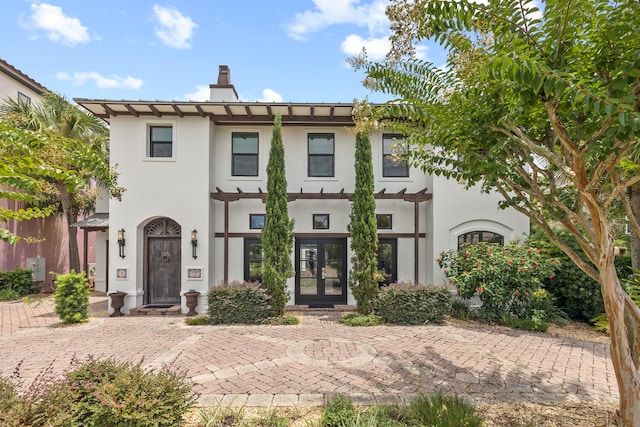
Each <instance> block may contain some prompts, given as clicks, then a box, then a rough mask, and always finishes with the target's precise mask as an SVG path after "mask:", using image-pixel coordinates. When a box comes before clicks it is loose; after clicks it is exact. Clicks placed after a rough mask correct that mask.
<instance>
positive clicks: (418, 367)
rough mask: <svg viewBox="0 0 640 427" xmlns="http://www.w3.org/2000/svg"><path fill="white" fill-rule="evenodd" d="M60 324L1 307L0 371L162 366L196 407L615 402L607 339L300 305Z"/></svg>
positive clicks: (30, 373) (15, 305)
mask: <svg viewBox="0 0 640 427" xmlns="http://www.w3.org/2000/svg"><path fill="white" fill-rule="evenodd" d="M92 307H93V311H94V313H95V314H94V316H93V317H92V318H91V320H90V322H88V323H85V324H82V325H76V326H60V325H59V322H58V319H57V317H56V316H55V314H54V313H53V303H52V302H51V301H46V302H43V303H40V304H39V305H37V306H36V305H27V304H24V303H22V302H12V303H0V360H1V364H0V374H2V375H10V374H11V373H12V372H13V371H14V369H15V367H16V366H17V365H18V364H20V372H21V376H22V378H23V380H24V381H25V382H27V383H28V382H29V381H30V380H32V379H33V378H35V376H36V375H37V374H38V373H39V372H41V371H42V370H43V369H44V368H46V367H47V366H51V367H52V368H53V369H54V370H56V371H62V370H64V369H66V368H68V366H69V363H70V361H71V360H72V359H73V358H79V359H80V360H82V359H83V358H85V357H87V356H88V355H93V356H97V357H109V356H111V357H115V358H118V359H121V360H129V361H133V362H141V363H142V364H143V366H146V367H149V368H154V367H158V366H162V365H164V364H170V365H171V366H173V367H175V368H176V369H182V370H184V371H185V372H186V373H187V375H188V376H189V377H190V378H192V379H193V380H194V382H195V383H196V389H197V391H198V392H199V393H200V394H201V398H200V399H201V402H202V403H203V404H212V403H214V402H215V401H222V402H223V404H235V405H247V406H252V405H256V406H270V405H273V406H277V405H283V406H293V405H320V404H322V403H323V400H324V399H325V398H326V396H330V395H332V394H335V393H342V394H348V395H351V396H352V398H353V399H354V401H355V402H356V403H362V404H367V403H374V402H381V401H383V402H388V401H390V400H395V399H398V398H400V399H408V398H411V397H412V396H414V395H416V394H418V393H420V392H422V391H429V390H433V389H441V390H445V391H454V392H457V393H460V394H463V395H466V396H468V397H470V398H472V399H473V400H474V401H477V402H493V401H506V402H513V401H529V402H546V401H557V400H565V399H569V400H582V401H607V402H615V401H617V399H618V394H617V388H616V381H615V376H614V372H613V368H612V366H611V362H610V359H609V353H608V345H606V344H601V343H592V342H583V341H577V340H574V339H570V338H560V337H552V336H550V335H546V334H539V333H529V332H523V331H513V330H507V329H496V328H484V327H454V326H411V327H406V326H378V327H369V328H353V327H346V326H343V325H340V324H339V323H338V322H337V321H336V318H337V316H338V314H337V313H333V312H315V313H308V312H305V313H303V314H301V317H302V322H301V324H300V325H298V326H186V325H185V324H184V318H183V317H129V316H124V317H119V318H110V317H107V316H106V297H103V296H102V297H100V296H96V297H92Z"/></svg>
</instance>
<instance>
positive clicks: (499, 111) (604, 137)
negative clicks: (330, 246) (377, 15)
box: [356, 0, 640, 426]
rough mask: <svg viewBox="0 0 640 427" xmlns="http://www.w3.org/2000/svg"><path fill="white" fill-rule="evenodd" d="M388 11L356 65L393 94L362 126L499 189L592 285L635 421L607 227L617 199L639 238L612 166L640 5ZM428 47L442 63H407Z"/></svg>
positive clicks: (415, 157)
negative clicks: (376, 44)
mask: <svg viewBox="0 0 640 427" xmlns="http://www.w3.org/2000/svg"><path fill="white" fill-rule="evenodd" d="M387 14H388V16H389V18H390V20H391V27H392V30H393V35H392V51H391V53H390V55H389V56H388V57H387V58H386V60H384V61H382V62H380V63H367V62H366V59H362V58H360V60H361V62H360V63H361V64H364V66H365V67H366V71H367V78H368V80H367V82H368V84H369V85H370V86H371V87H373V88H374V89H376V90H379V91H382V92H385V93H389V94H394V95H396V96H397V99H395V100H393V101H392V102H389V103H387V104H385V105H383V106H381V107H380V108H377V109H376V111H375V115H374V117H373V118H372V119H375V120H378V121H380V122H382V123H383V124H385V125H386V126H388V127H390V128H392V129H395V130H397V131H398V132H402V133H404V134H406V135H410V137H409V142H410V143H412V144H414V145H416V146H418V147H419V149H417V150H414V151H413V152H412V161H413V162H415V163H417V164H419V165H421V166H422V167H423V168H424V169H425V170H426V171H428V172H431V173H435V174H442V175H444V176H446V177H451V178H455V179H464V180H466V181H467V182H468V185H475V184H479V185H481V186H482V188H483V189H484V190H485V191H497V192H499V193H500V194H502V196H503V197H504V202H503V203H502V204H501V206H502V207H505V208H506V207H512V208H514V209H516V210H517V211H519V212H522V213H523V214H525V215H527V216H528V217H529V218H530V219H531V221H532V222H533V223H534V224H536V225H537V226H539V227H540V228H541V229H542V230H543V231H544V232H545V233H546V235H547V236H548V238H549V239H550V240H551V241H552V242H553V243H555V244H556V245H557V246H558V247H559V248H561V249H562V250H563V251H564V252H565V253H566V254H567V255H568V256H569V258H570V259H571V260H572V261H573V262H574V263H576V265H578V266H579V267H580V268H581V269H582V270H583V271H584V272H585V273H586V274H587V275H589V276H590V277H592V278H593V279H594V280H597V281H598V282H599V284H600V288H601V292H602V295H603V299H604V305H605V310H606V313H607V316H608V318H609V321H610V326H611V360H612V363H613V366H614V368H615V372H616V376H617V382H618V388H619V392H620V420H619V425H621V426H638V425H640V334H639V333H638V331H639V330H640V329H639V328H640V310H639V309H638V307H637V306H636V304H635V303H634V302H633V301H632V300H631V298H630V297H629V296H628V295H627V294H626V293H625V292H624V290H623V289H622V287H621V286H620V281H619V279H618V276H617V274H616V269H615V265H614V238H613V233H612V229H611V223H610V221H609V219H610V215H611V212H612V209H614V206H615V205H616V204H618V205H619V204H622V205H623V206H624V209H625V212H626V213H627V215H628V216H629V220H630V223H631V225H632V226H633V227H634V228H635V229H636V231H638V230H640V227H638V221H637V220H636V219H635V218H634V216H633V212H632V211H631V207H630V201H629V198H628V194H627V190H628V189H629V188H630V187H631V186H633V185H634V184H637V183H639V182H640V174H638V173H628V172H626V171H625V170H624V169H623V168H622V167H621V161H622V160H623V159H625V158H632V154H634V151H637V149H636V148H635V146H637V143H638V133H639V132H640V113H639V111H638V109H639V105H640V44H639V43H638V35H637V29H638V28H640V3H639V2H637V1H636V0H620V1H610V0H569V1H559V0H548V1H546V2H545V3H544V10H538V9H537V8H536V7H535V6H534V4H533V3H532V2H530V1H526V0H525V1H520V2H518V1H514V0H511V1H498V0H489V2H488V3H487V4H479V3H475V2H472V1H469V0H457V1H455V2H453V1H442V0H413V1H409V0H394V1H392V3H391V5H390V7H389V9H388V10H387ZM425 39H430V40H433V41H436V42H438V43H440V44H441V45H442V46H443V47H444V48H445V49H446V50H447V52H448V61H447V64H446V66H445V67H436V66H435V65H434V64H431V63H429V62H427V61H423V60H420V59H418V58H416V57H415V55H413V53H414V52H415V45H416V43H417V42H420V41H422V40H425ZM356 62H358V61H356ZM561 228H564V229H566V230H568V231H569V232H570V233H571V234H572V235H573V236H574V237H575V239H576V241H577V242H578V245H579V247H580V249H581V251H582V252H583V253H584V255H585V256H586V258H587V259H588V261H589V262H585V261H583V260H582V259H581V258H580V255H579V253H578V252H576V251H575V250H573V249H572V248H571V247H570V246H569V245H567V244H566V243H564V241H563V240H561V239H560V238H559V237H558V231H557V230H559V229H561Z"/></svg>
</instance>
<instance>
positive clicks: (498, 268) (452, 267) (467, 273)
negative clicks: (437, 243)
mask: <svg viewBox="0 0 640 427" xmlns="http://www.w3.org/2000/svg"><path fill="white" fill-rule="evenodd" d="M438 263H439V265H440V267H441V268H443V269H444V273H445V275H446V276H447V279H448V280H449V283H450V284H451V285H454V286H455V287H456V289H457V291H458V295H459V296H460V297H462V298H466V299H468V298H471V297H473V296H474V295H477V296H478V297H479V298H480V300H481V301H482V306H481V307H480V308H479V309H478V314H479V315H480V316H482V317H484V318H486V319H488V320H495V319H500V318H502V317H504V316H506V315H513V316H516V317H519V318H529V317H530V316H531V312H532V310H533V308H532V303H533V293H534V292H535V291H537V290H538V289H539V288H540V287H541V286H542V279H543V278H545V277H549V276H552V275H553V271H554V268H555V266H556V265H558V261H557V260H556V259H551V258H549V257H548V256H546V255H545V254H543V253H542V252H541V250H540V249H538V248H536V247H532V246H529V245H525V244H522V243H520V242H518V241H511V242H509V243H508V244H507V245H505V246H504V247H503V246H501V245H499V244H496V243H480V244H478V245H467V246H465V247H463V248H462V249H460V250H458V251H453V250H452V251H448V252H443V253H442V254H441V258H440V259H439V260H438Z"/></svg>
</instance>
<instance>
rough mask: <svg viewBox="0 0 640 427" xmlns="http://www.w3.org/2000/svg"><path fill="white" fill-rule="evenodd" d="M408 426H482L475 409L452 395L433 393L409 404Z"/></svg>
mask: <svg viewBox="0 0 640 427" xmlns="http://www.w3.org/2000/svg"><path fill="white" fill-rule="evenodd" d="M408 410H409V418H410V420H411V424H410V425H420V426H433V427H436V426H437V427H480V426H482V425H483V424H484V422H483V420H482V418H481V417H480V416H478V415H477V413H476V412H477V411H476V409H475V407H474V406H473V405H472V404H471V403H469V402H467V401H466V400H465V399H463V398H461V397H458V396H456V395H453V394H446V393H442V392H434V393H432V394H429V395H421V396H419V397H417V398H416V399H415V400H413V401H412V402H411V403H410V404H409V408H408Z"/></svg>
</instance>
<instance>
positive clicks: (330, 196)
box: [211, 187, 432, 282]
mask: <svg viewBox="0 0 640 427" xmlns="http://www.w3.org/2000/svg"><path fill="white" fill-rule="evenodd" d="M374 197H375V198H376V199H379V200H402V201H405V202H410V203H413V206H414V208H413V209H414V213H413V219H414V225H413V233H384V236H385V237H389V238H413V239H414V243H413V250H414V259H415V263H414V271H413V273H414V281H415V282H417V281H418V273H419V268H418V254H419V245H418V242H419V239H420V238H421V237H425V236H426V235H425V233H420V226H419V224H420V221H419V207H420V202H425V201H427V200H431V197H432V194H431V193H427V189H426V188H424V189H422V190H420V191H418V192H415V193H407V189H406V188H404V189H402V190H400V191H398V192H396V193H387V192H386V188H383V189H382V190H380V191H378V192H377V193H374ZM211 198H212V199H213V200H218V201H221V202H224V231H223V232H222V233H215V237H218V238H219V237H222V238H224V281H225V282H227V281H228V279H229V238H234V237H259V236H260V233H231V232H230V231H229V203H231V202H235V201H238V200H245V199H254V200H255V199H259V200H262V202H263V203H264V202H265V201H266V199H267V193H266V192H264V191H262V188H260V187H258V191H257V192H249V193H247V192H244V191H243V190H241V189H240V188H239V187H238V188H236V191H235V192H225V191H223V190H221V189H220V188H219V187H216V191H215V192H214V193H211ZM318 199H322V200H347V201H352V200H353V193H345V191H344V188H343V189H341V190H340V191H339V192H337V193H330V192H325V191H324V189H321V190H320V192H315V193H305V192H304V191H303V189H302V188H301V189H300V192H296V193H287V200H288V201H289V202H295V201H296V200H318ZM296 237H297V238H313V237H318V234H316V233H296ZM322 237H329V238H346V237H349V234H348V233H324V234H322Z"/></svg>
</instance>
